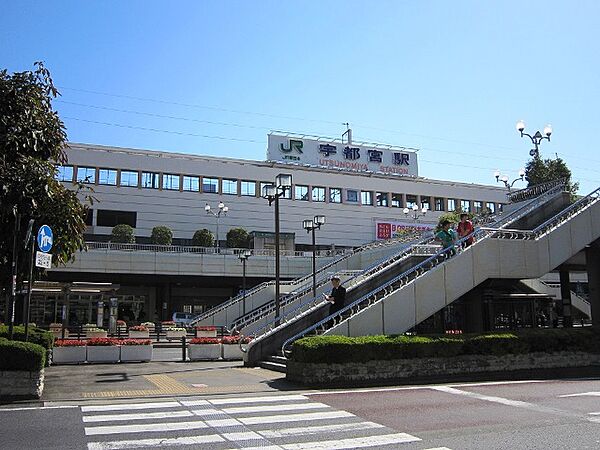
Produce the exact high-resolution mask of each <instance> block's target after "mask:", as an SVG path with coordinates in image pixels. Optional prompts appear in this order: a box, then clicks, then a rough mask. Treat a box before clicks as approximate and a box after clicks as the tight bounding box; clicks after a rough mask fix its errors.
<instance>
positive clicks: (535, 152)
mask: <svg viewBox="0 0 600 450" xmlns="http://www.w3.org/2000/svg"><path fill="white" fill-rule="evenodd" d="M523 130H525V122H523V121H522V120H519V121H518V122H517V131H518V132H519V133H521V137H523V136H527V137H528V138H529V139H531V142H532V143H533V145H534V146H535V148H532V149H531V150H530V151H529V155H530V156H532V157H534V158H537V157H538V156H540V148H539V146H540V144H541V143H542V141H543V140H544V139H547V140H548V142H550V135H551V134H552V125H550V124H548V125H546V126H545V127H544V135H543V136H542V133H540V132H539V131H536V132H535V134H534V135H533V136H532V135H530V134H528V133H523Z"/></svg>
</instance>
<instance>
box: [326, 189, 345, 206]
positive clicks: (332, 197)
mask: <svg viewBox="0 0 600 450" xmlns="http://www.w3.org/2000/svg"><path fill="white" fill-rule="evenodd" d="M329 203H342V190H341V189H340V188H329Z"/></svg>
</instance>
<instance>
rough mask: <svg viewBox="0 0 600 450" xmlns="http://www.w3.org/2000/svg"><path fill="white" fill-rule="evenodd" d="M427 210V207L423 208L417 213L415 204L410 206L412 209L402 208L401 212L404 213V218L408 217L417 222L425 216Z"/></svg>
mask: <svg viewBox="0 0 600 450" xmlns="http://www.w3.org/2000/svg"><path fill="white" fill-rule="evenodd" d="M427 211H428V208H427V206H423V207H422V208H421V210H420V211H419V206H418V205H417V204H416V203H415V204H414V205H412V208H410V209H409V208H404V209H403V210H402V212H403V213H404V216H405V217H409V214H410V217H411V218H412V219H413V220H419V217H421V216H424V215H425V214H427Z"/></svg>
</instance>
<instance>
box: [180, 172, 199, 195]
mask: <svg viewBox="0 0 600 450" xmlns="http://www.w3.org/2000/svg"><path fill="white" fill-rule="evenodd" d="M183 190H184V191H190V192H198V191H199V190H200V177H191V176H188V175H184V176H183Z"/></svg>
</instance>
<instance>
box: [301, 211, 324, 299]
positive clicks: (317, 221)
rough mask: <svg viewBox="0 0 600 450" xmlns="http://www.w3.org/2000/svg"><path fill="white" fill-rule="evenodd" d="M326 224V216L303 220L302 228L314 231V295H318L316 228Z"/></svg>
mask: <svg viewBox="0 0 600 450" xmlns="http://www.w3.org/2000/svg"><path fill="white" fill-rule="evenodd" d="M324 224H325V216H315V217H313V218H312V219H307V220H303V221H302V228H304V229H305V230H306V232H307V233H310V232H311V231H312V291H313V297H316V296H317V262H316V254H315V252H316V243H315V230H319V229H321V225H324Z"/></svg>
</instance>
